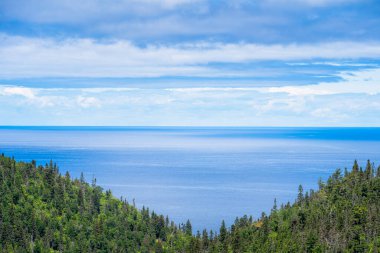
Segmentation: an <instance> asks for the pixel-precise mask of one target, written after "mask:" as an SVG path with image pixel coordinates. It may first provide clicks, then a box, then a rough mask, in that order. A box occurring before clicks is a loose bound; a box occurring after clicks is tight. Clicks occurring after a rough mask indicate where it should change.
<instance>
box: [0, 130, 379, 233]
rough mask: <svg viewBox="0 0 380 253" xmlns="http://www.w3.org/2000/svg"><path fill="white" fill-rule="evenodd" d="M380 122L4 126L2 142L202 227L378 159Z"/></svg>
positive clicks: (289, 197)
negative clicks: (367, 125)
mask: <svg viewBox="0 0 380 253" xmlns="http://www.w3.org/2000/svg"><path fill="white" fill-rule="evenodd" d="M379 151H380V128H164V127H157V128H150V127H129V128H118V127H106V128H100V127H0V152H4V153H5V154H6V155H9V156H14V157H15V158H16V159H18V160H26V161H30V160H32V159H34V160H37V162H39V163H40V164H45V163H47V162H48V161H50V159H53V160H54V161H55V162H57V164H58V165H59V167H60V171H61V172H63V173H64V172H65V171H69V172H70V173H71V175H72V176H74V177H79V175H80V173H81V172H83V173H84V175H85V177H86V178H87V180H88V181H91V179H92V177H93V176H95V177H96V178H97V182H98V184H99V185H101V186H102V187H103V188H106V189H108V188H110V189H111V190H112V192H113V193H114V194H115V195H117V196H124V197H126V198H127V199H128V200H129V201H130V202H131V201H132V200H133V199H135V202H136V205H137V206H138V207H142V206H143V205H145V206H148V207H150V209H154V210H155V211H156V212H159V213H163V214H168V215H169V217H170V218H172V219H173V220H174V221H176V222H177V223H180V222H185V221H186V219H187V218H189V219H190V220H191V221H192V223H193V226H194V228H195V229H203V228H208V229H215V228H218V227H219V225H220V222H221V220H222V219H224V220H226V221H227V223H229V224H230V223H231V222H233V220H234V219H235V217H236V216H242V215H244V214H252V215H253V216H254V217H258V216H259V215H260V214H261V212H262V211H266V212H267V211H269V210H270V208H271V207H272V205H273V200H274V198H277V200H278V202H279V203H283V202H286V201H293V199H294V198H295V197H296V195H297V188H298V185H299V184H302V185H303V186H304V188H305V189H309V188H316V187H317V181H318V179H319V178H322V179H326V178H327V177H328V176H329V175H330V173H331V172H333V171H334V170H335V169H336V168H338V167H339V168H344V167H351V165H352V163H353V160H354V159H358V160H359V162H360V163H361V164H362V165H363V166H364V165H365V162H366V160H367V159H371V160H372V161H374V162H375V163H377V164H379V162H380V152H379Z"/></svg>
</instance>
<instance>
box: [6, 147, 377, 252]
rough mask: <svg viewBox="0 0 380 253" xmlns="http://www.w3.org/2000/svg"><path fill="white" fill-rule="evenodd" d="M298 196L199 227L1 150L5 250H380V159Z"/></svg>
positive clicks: (51, 165) (51, 166)
mask: <svg viewBox="0 0 380 253" xmlns="http://www.w3.org/2000/svg"><path fill="white" fill-rule="evenodd" d="M318 185H319V187H318V189H316V190H310V191H304V190H303V188H302V186H301V185H300V186H299V189H298V195H297V196H296V199H295V200H294V202H293V203H283V204H280V205H278V203H276V200H274V205H273V208H272V209H271V211H270V213H267V214H266V213H262V215H261V216H260V217H256V218H253V217H252V216H243V217H240V218H236V220H235V222H234V224H232V225H231V226H226V224H225V222H224V221H221V226H220V229H219V230H218V231H210V230H206V229H205V230H203V231H193V230H192V226H191V222H190V221H189V220H188V221H187V222H185V223H184V224H175V223H174V222H173V221H171V220H170V219H169V218H168V217H167V216H164V215H162V214H157V213H155V212H154V211H151V210H150V209H149V208H146V207H143V208H141V209H138V208H136V207H135V205H134V204H133V203H128V201H127V200H126V199H124V198H120V199H118V198H116V197H114V196H113V195H112V193H111V191H110V190H106V191H104V190H103V189H102V188H101V187H99V186H97V184H96V179H93V180H92V182H91V183H89V182H87V181H86V180H85V178H84V177H83V175H82V176H81V177H80V178H79V179H74V178H72V177H71V176H70V174H69V173H68V172H66V173H65V174H64V175H63V174H60V172H59V169H58V166H57V165H56V164H54V163H53V162H50V163H49V164H46V165H45V166H41V165H37V163H36V161H31V162H20V161H16V160H15V159H14V158H11V157H6V156H4V154H2V155H1V156H0V252H4V253H5V252H7V253H10V252H33V253H35V252H141V253H143V252H144V253H148V252H152V253H153V252H156V253H159V252H168V253H170V252H173V253H174V252H191V253H193V252H195V253H196V252H210V253H212V252H223V253H230V252H234V253H235V252H374V253H375V252H379V251H380V167H377V168H376V167H375V165H374V164H373V163H371V162H370V161H368V162H367V164H366V165H365V166H364V167H363V168H362V167H360V166H359V165H358V163H357V162H356V161H355V162H354V165H353V166H352V168H351V169H349V170H348V169H344V170H340V169H337V170H336V171H335V172H334V173H333V174H332V175H331V176H330V177H329V178H328V179H327V181H326V182H323V181H321V180H320V181H319V182H318Z"/></svg>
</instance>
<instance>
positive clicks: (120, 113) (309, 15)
mask: <svg viewBox="0 0 380 253" xmlns="http://www.w3.org/2000/svg"><path fill="white" fill-rule="evenodd" d="M379 27H380V2H379V1H377V0H286V1H285V0H262V1H246V0H230V1H223V0H220V1H207V0H139V1H138V0H114V1H104V0H82V1H74V0H55V1H50V0H2V1H0V116H1V117H0V125H125V126H128V125H145V126H154V125H160V126H162V125H181V126H183V125H185V126H194V125H202V126H219V125H223V126H380V117H378V115H380V28H379Z"/></svg>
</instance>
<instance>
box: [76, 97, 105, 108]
mask: <svg viewBox="0 0 380 253" xmlns="http://www.w3.org/2000/svg"><path fill="white" fill-rule="evenodd" d="M76 100H77V103H78V105H79V106H81V107H83V108H90V107H100V106H101V102H100V100H99V99H97V98H95V97H83V96H78V97H77V99H76Z"/></svg>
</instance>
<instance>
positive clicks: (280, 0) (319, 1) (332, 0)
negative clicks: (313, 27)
mask: <svg viewBox="0 0 380 253" xmlns="http://www.w3.org/2000/svg"><path fill="white" fill-rule="evenodd" d="M266 2H267V3H271V4H281V5H284V4H286V5H289V4H297V5H301V6H302V5H304V6H305V5H306V6H311V7H326V6H334V5H341V4H350V3H355V2H358V0H266Z"/></svg>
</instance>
